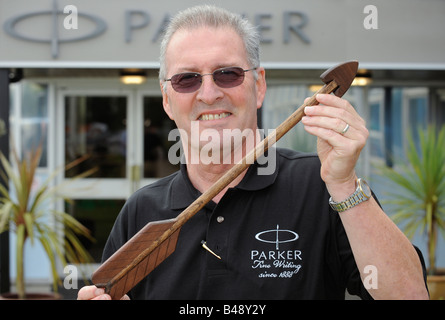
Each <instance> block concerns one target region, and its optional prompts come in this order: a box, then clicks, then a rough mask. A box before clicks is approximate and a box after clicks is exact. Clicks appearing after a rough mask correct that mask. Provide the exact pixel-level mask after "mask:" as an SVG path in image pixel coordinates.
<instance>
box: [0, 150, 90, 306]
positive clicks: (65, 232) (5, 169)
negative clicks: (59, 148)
mask: <svg viewBox="0 0 445 320" xmlns="http://www.w3.org/2000/svg"><path fill="white" fill-rule="evenodd" d="M41 154H42V147H41V146H39V147H37V148H36V149H35V150H33V151H30V152H29V153H28V154H27V156H26V157H24V158H23V159H22V160H21V159H19V157H18V155H17V152H15V150H12V158H13V161H11V162H10V161H8V159H7V158H6V157H5V156H4V155H3V154H1V153H0V162H1V166H2V170H0V176H1V178H2V180H3V182H4V185H1V184H0V233H1V232H4V231H6V230H10V231H11V232H14V233H15V234H16V262H17V264H16V268H17V281H16V287H17V294H18V296H19V298H20V299H24V298H26V290H25V275H24V268H23V267H24V259H23V258H24V248H25V243H26V241H28V240H29V241H30V242H31V244H34V242H35V241H36V240H38V241H39V242H40V244H41V245H42V247H43V249H44V251H45V253H46V254H47V256H48V259H49V261H50V265H51V272H52V277H53V289H54V291H57V285H58V283H59V279H58V275H57V269H56V258H59V259H60V261H61V263H62V264H63V265H66V264H67V263H86V262H90V261H92V258H91V256H90V255H89V253H88V251H87V250H86V249H85V248H84V246H83V245H82V244H81V242H80V240H79V236H84V237H87V238H89V239H91V240H93V238H92V237H91V235H90V232H89V230H88V229H87V228H85V227H84V226H83V225H82V224H81V223H79V222H78V221H77V220H76V219H75V218H73V217H72V216H71V215H69V214H68V213H65V212H61V211H57V210H54V209H51V208H50V204H51V203H52V202H54V201H56V200H57V199H60V198H63V197H62V196H60V195H59V194H58V191H59V188H60V187H61V185H55V186H52V185H51V183H52V181H53V180H54V179H55V178H56V176H57V175H58V174H59V172H60V170H56V171H55V172H53V173H52V174H51V175H50V176H49V177H48V179H47V180H46V181H44V182H43V183H42V184H41V185H40V186H39V187H38V188H37V189H36V190H33V183H35V175H36V170H37V167H38V165H39V162H40V157H41ZM77 163H79V161H76V162H73V163H71V164H69V165H68V166H67V167H73V166H75V165H77ZM62 169H63V168H62ZM91 172H92V170H89V171H87V172H85V173H83V174H81V175H79V176H78V177H80V176H87V175H89V174H91ZM5 185H9V186H10V187H9V188H5ZM63 199H64V200H65V201H69V199H66V198H63Z"/></svg>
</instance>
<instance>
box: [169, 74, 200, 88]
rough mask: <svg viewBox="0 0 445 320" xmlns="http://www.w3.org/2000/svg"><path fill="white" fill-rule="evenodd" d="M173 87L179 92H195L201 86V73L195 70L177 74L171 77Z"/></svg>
mask: <svg viewBox="0 0 445 320" xmlns="http://www.w3.org/2000/svg"><path fill="white" fill-rule="evenodd" d="M171 82H172V87H173V89H175V90H176V91H178V92H182V93H186V92H193V91H196V90H198V89H199V87H200V86H201V75H200V74H199V73H195V72H186V73H180V74H176V75H174V76H173V77H172V78H171Z"/></svg>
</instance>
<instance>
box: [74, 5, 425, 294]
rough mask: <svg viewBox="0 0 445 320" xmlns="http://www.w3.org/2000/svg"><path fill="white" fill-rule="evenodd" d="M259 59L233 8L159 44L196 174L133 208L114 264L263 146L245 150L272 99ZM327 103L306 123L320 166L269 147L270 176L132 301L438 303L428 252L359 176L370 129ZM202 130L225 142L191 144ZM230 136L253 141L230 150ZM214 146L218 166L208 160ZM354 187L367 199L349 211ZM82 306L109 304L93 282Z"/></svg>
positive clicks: (174, 179) (174, 115) (186, 16)
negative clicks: (353, 297) (126, 248)
mask: <svg viewBox="0 0 445 320" xmlns="http://www.w3.org/2000/svg"><path fill="white" fill-rule="evenodd" d="M258 51H259V37H258V34H257V33H256V31H255V29H254V28H252V27H251V25H250V24H249V23H247V22H246V21H245V20H243V19H241V17H239V16H237V15H234V14H231V13H229V12H227V11H225V10H222V9H218V8H215V7H211V6H199V7H194V8H191V9H188V10H185V11H184V12H181V13H179V14H178V15H177V16H176V17H175V19H173V21H172V22H171V24H170V25H169V27H168V29H167V31H166V34H165V37H164V41H163V43H162V45H161V68H160V83H161V90H162V95H163V104H164V109H165V111H166V113H167V114H168V115H169V117H170V118H171V119H173V120H174V121H175V122H176V125H177V126H178V128H179V129H180V130H181V137H182V143H183V148H184V156H185V158H186V163H187V164H183V165H182V166H181V170H180V171H179V172H177V173H175V174H173V175H171V176H169V177H166V178H164V179H161V180H160V181H159V182H156V183H154V184H152V185H149V186H146V187H144V188H142V189H140V190H139V191H137V192H136V193H135V194H134V195H133V196H132V197H131V198H130V199H129V200H128V201H127V203H126V205H125V206H124V208H123V209H122V211H121V213H120V215H119V217H118V219H117V221H116V224H115V226H114V228H113V231H112V232H111V235H110V238H109V240H108V242H107V244H106V247H105V250H104V256H103V259H104V260H105V259H107V258H108V257H109V256H111V255H112V254H113V252H115V251H116V250H117V249H119V247H120V246H122V245H123V244H124V243H125V242H126V241H128V239H130V238H131V237H132V236H133V235H134V234H135V233H136V232H137V231H138V230H140V229H141V228H142V227H143V226H144V225H145V224H146V223H148V222H150V221H157V220H164V219H170V218H174V217H176V216H177V215H178V214H179V213H181V212H182V210H184V209H185V208H186V207H187V206H188V205H189V204H190V203H191V202H193V201H194V200H195V199H196V198H197V197H198V196H199V195H200V194H201V193H203V192H205V190H207V189H208V188H209V187H210V186H212V185H213V184H214V183H215V182H216V181H217V180H218V179H219V178H220V177H221V176H222V175H223V174H224V173H225V172H226V171H227V170H228V169H229V168H230V167H231V166H233V164H234V161H226V160H227V159H228V157H229V158H230V159H239V158H241V157H242V156H243V155H245V154H246V152H248V151H249V149H252V147H253V146H252V145H248V144H247V141H248V140H252V139H250V138H256V135H257V134H256V132H257V117H256V114H257V113H256V112H257V109H258V108H260V107H261V105H262V103H263V100H264V96H265V94H266V81H265V70H264V68H262V67H261V66H260V63H259V54H258ZM317 100H318V101H319V102H320V105H319V106H312V107H307V108H306V110H305V114H306V116H305V117H304V118H303V119H302V123H303V124H304V126H305V129H306V131H307V132H308V133H310V134H313V135H315V136H317V137H318V145H317V147H318V157H316V156H313V155H308V154H302V153H298V152H295V151H291V150H284V149H275V148H273V149H271V150H269V153H270V152H274V153H276V155H275V158H274V159H275V160H274V161H276V164H275V166H276V168H275V170H274V171H273V172H272V173H271V174H268V175H264V174H263V175H261V174H259V173H258V172H259V169H260V168H261V166H262V165H261V164H260V163H255V164H253V165H251V166H250V168H249V169H248V170H247V171H246V172H244V173H243V174H241V175H240V176H239V177H237V178H236V179H235V180H234V181H233V182H232V183H231V184H230V185H229V186H228V187H227V188H226V189H224V190H223V191H222V192H221V193H220V194H218V195H217V196H216V197H215V198H214V199H213V201H211V202H210V203H208V204H207V205H206V206H205V208H203V209H202V210H201V211H200V212H198V213H197V214H196V215H195V216H194V217H193V218H192V219H190V220H189V221H188V222H187V223H186V224H185V225H184V226H183V227H182V229H181V233H180V236H179V240H178V244H177V248H176V251H175V252H174V253H173V254H172V255H171V256H170V257H169V258H167V259H166V260H165V261H164V262H163V263H162V264H161V265H159V266H158V267H157V268H156V269H155V270H154V271H153V272H152V273H150V275H149V276H148V277H146V278H145V279H144V280H142V281H141V282H140V283H139V284H138V285H136V287H135V288H134V289H133V290H131V292H130V293H129V294H128V296H127V295H125V296H124V297H123V298H126V299H127V298H129V297H130V298H133V299H344V295H345V289H348V290H349V292H350V293H352V294H357V295H359V296H361V297H362V298H374V299H403V298H407V299H427V298H428V293H427V290H426V287H425V282H424V270H423V268H424V267H423V260H422V258H421V256H420V258H419V254H420V253H419V254H418V253H417V252H416V249H415V248H414V247H413V246H412V245H411V243H410V242H409V241H408V239H407V238H406V237H405V236H404V235H403V233H402V232H401V231H400V230H399V229H398V228H397V227H396V226H395V225H394V224H393V223H392V221H391V220H390V219H389V218H388V217H387V216H386V214H385V213H384V212H383V211H382V209H381V208H380V206H379V204H378V203H377V201H376V200H375V199H374V197H373V196H370V191H369V190H367V188H366V184H365V183H364V182H363V181H362V180H359V179H358V177H357V176H356V173H355V170H354V167H355V165H356V162H357V159H358V157H359V154H360V151H361V150H362V148H363V147H364V145H365V142H366V139H367V137H368V131H367V129H366V127H365V123H364V121H363V119H362V118H361V117H360V116H359V115H358V114H357V113H356V111H355V110H354V108H353V107H352V106H351V105H350V104H349V103H348V102H347V101H345V100H343V99H340V98H338V97H335V96H333V95H318V96H317ZM197 125H199V126H197ZM194 128H195V129H197V130H199V133H200V137H202V136H203V135H206V134H207V133H208V132H209V131H211V132H212V133H214V132H217V133H218V134H219V135H220V138H221V139H212V141H209V140H208V139H202V138H201V139H198V140H196V139H194V140H193V139H190V138H189V137H191V136H192V131H193V129H194ZM237 130H238V131H237ZM227 132H247V133H250V135H249V134H248V135H245V136H244V139H235V140H237V141H238V142H237V143H234V144H232V143H231V142H230V143H229V145H230V148H227V141H225V140H227V139H224V134H225V133H227ZM213 140H215V141H213ZM254 140H255V141H256V142H257V139H254ZM209 143H210V144H211V148H209V146H208V144H209ZM204 148H207V149H206V150H212V152H211V153H212V155H213V153H215V150H218V151H219V152H218V157H216V158H215V157H213V161H203V159H202V157H200V156H202V154H203V152H202V151H203V150H204ZM193 157H194V158H193ZM193 159H194V160H195V161H193ZM196 159H198V161H196ZM258 162H259V161H258ZM320 165H321V167H320ZM356 190H358V191H357V193H359V195H357V196H356V199H357V197H359V198H360V200H359V201H349V202H347V201H346V202H345V200H347V199H349V197H350V196H351V195H353V194H354V195H355V194H356V193H355V192H356ZM361 190H365V191H364V192H360V191H361ZM330 203H331V205H332V208H331V206H330ZM333 208H334V209H336V211H334V210H333ZM343 210H344V211H343ZM337 211H339V212H337ZM203 242H204V244H205V245H206V246H205V248H204V247H203V246H201V243H203ZM370 268H371V269H370ZM370 270H371V271H373V272H376V274H375V275H374V276H375V278H374V280H375V283H367V285H366V288H365V285H364V284H363V283H362V281H361V278H362V279H363V278H365V277H366V275H367V274H368V273H369V272H370ZM78 298H79V299H109V296H108V295H106V294H104V291H103V289H98V288H96V287H94V286H87V287H84V288H82V289H81V290H80V291H79V295H78Z"/></svg>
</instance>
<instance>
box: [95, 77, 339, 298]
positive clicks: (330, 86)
mask: <svg viewBox="0 0 445 320" xmlns="http://www.w3.org/2000/svg"><path fill="white" fill-rule="evenodd" d="M336 88H338V85H337V83H336V82H335V80H333V81H331V82H329V83H327V84H325V85H324V86H323V87H322V88H321V89H320V90H318V91H317V92H316V93H315V94H314V95H313V96H312V97H310V98H309V99H308V100H307V101H306V102H305V103H303V104H302V105H301V106H300V107H299V108H298V109H297V110H295V112H294V113H292V114H291V115H290V116H289V117H288V118H287V119H286V120H285V121H284V122H282V123H281V124H280V125H279V126H278V127H277V128H276V129H275V130H274V132H272V133H270V134H269V135H268V136H267V137H265V138H264V139H263V140H262V141H261V142H260V143H259V144H258V145H256V147H255V148H254V149H253V150H252V151H250V152H249V153H248V154H247V155H246V156H245V157H244V158H243V159H242V160H241V161H240V162H238V163H237V164H236V165H234V166H233V167H232V168H231V169H230V170H229V171H227V172H226V173H225V174H224V175H223V176H222V177H221V178H220V179H219V180H218V181H216V182H215V183H214V184H213V185H212V186H211V187H210V188H209V189H208V190H207V191H206V192H204V193H203V194H202V195H201V196H200V197H198V198H197V199H196V200H195V201H194V202H193V203H192V204H190V205H189V206H188V207H187V208H186V209H185V210H184V211H183V212H182V213H181V214H179V215H178V216H177V217H176V218H175V219H174V220H176V222H175V223H174V224H173V225H172V226H171V227H170V228H168V229H167V230H165V232H164V233H163V234H162V235H161V236H160V237H159V238H158V239H156V240H155V241H153V243H152V244H151V245H150V246H149V247H148V248H146V249H145V250H144V251H142V252H141V253H140V254H139V255H138V256H137V258H136V259H134V260H133V261H132V263H131V264H129V265H128V266H127V267H125V268H124V269H122V270H121V271H120V272H119V273H118V274H117V275H115V276H114V277H113V279H111V280H110V281H109V282H108V283H107V284H98V285H97V286H101V287H105V290H106V292H109V291H110V290H111V288H112V287H113V285H114V284H115V283H117V282H118V281H119V280H120V279H121V278H122V277H123V276H124V275H125V274H126V273H127V272H128V271H130V270H131V269H133V268H134V267H135V266H137V265H138V264H139V263H140V262H141V261H142V260H143V259H144V258H145V257H146V256H147V255H149V254H150V253H151V252H153V251H154V250H155V249H156V248H157V247H158V246H159V245H160V244H162V243H163V242H164V241H165V240H166V239H168V238H169V237H170V236H171V235H172V234H173V233H174V232H175V231H177V230H178V229H180V228H181V227H182V226H183V225H184V224H185V223H186V222H187V221H188V220H189V219H190V218H192V217H193V216H194V215H195V214H196V213H197V212H198V211H199V210H201V209H202V208H203V207H204V206H205V205H206V204H207V203H208V202H210V201H211V200H212V199H213V198H214V197H216V196H217V195H218V194H219V193H220V192H221V191H222V190H223V189H224V188H225V187H227V186H228V185H229V184H230V183H231V182H232V181H233V180H235V178H236V177H238V176H239V175H240V174H241V173H242V172H244V171H245V170H246V169H247V168H248V167H249V166H250V164H252V163H253V162H254V161H255V160H257V159H258V158H259V157H260V156H262V155H263V154H264V153H265V152H266V151H267V150H268V149H269V147H270V146H271V145H273V144H274V143H275V142H277V141H278V140H279V139H280V138H281V137H282V136H284V135H285V134H286V133H287V132H288V131H289V130H290V129H291V128H293V127H294V126H295V125H296V124H297V123H298V122H300V120H301V118H303V115H304V108H305V107H306V106H313V105H317V104H318V101H317V99H316V98H315V97H316V95H317V94H319V93H331V92H333V91H334V90H335V89H336Z"/></svg>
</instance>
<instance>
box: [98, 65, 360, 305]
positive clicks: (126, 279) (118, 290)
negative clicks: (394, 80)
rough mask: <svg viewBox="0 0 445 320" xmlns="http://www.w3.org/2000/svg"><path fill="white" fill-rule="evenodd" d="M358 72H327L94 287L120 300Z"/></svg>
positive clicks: (120, 255)
mask: <svg viewBox="0 0 445 320" xmlns="http://www.w3.org/2000/svg"><path fill="white" fill-rule="evenodd" d="M357 69H358V62H357V61H350V62H345V63H342V64H339V65H337V66H335V67H332V68H330V69H328V70H326V71H325V72H324V73H323V74H322V75H321V76H320V78H321V80H322V81H323V82H324V83H325V85H324V86H323V87H322V88H321V89H320V90H318V91H317V92H316V93H315V94H314V95H313V96H312V97H311V98H309V99H308V100H307V101H306V102H305V103H304V104H303V105H302V106H300V107H299V108H298V109H297V110H296V111H295V112H294V113H292V114H291V115H290V116H289V117H288V118H287V119H286V120H285V121H284V122H283V123H281V124H280V125H279V126H278V127H277V128H276V129H275V131H274V132H272V133H271V134H269V135H268V136H267V137H266V138H264V139H263V140H262V141H261V142H260V143H259V144H258V145H257V146H256V147H255V149H253V150H252V151H251V152H250V153H248V154H247V155H246V156H245V157H244V158H243V159H242V160H241V161H240V162H239V163H237V164H236V165H234V166H233V167H232V168H231V169H230V170H229V171H227V172H226V173H225V174H224V175H223V176H222V177H221V178H220V179H219V180H218V181H217V182H215V184H213V185H212V186H211V187H210V189H208V190H207V191H206V192H204V193H203V194H202V195H201V196H200V197H199V198H198V199H196V200H195V201H194V202H193V203H192V204H191V205H190V206H188V207H187V208H186V209H185V210H184V211H183V212H182V213H181V214H179V215H178V216H177V217H176V218H174V219H170V220H161V221H155V222H150V223H148V224H147V225H146V226H144V228H142V229H141V230H140V231H139V232H138V233H136V234H135V235H134V236H133V237H132V238H131V239H130V240H129V241H128V242H127V243H125V244H124V245H123V246H122V247H121V248H120V249H119V250H117V251H116V252H115V253H114V254H113V255H112V256H111V257H110V258H108V260H106V261H105V262H104V263H103V264H102V265H101V266H100V267H99V268H98V269H97V270H96V271H95V272H94V273H93V276H92V281H93V283H94V284H95V285H96V286H97V287H100V288H105V292H106V293H108V294H109V295H110V296H111V297H112V299H120V298H121V297H122V296H123V295H124V294H126V293H127V292H128V291H129V290H130V289H131V288H133V287H134V286H135V285H136V284H137V283H138V282H139V281H141V280H142V279H143V278H145V277H146V276H147V275H148V274H149V273H150V272H151V271H153V270H154V269H155V268H156V267H157V266H158V265H159V264H160V263H161V262H162V261H164V260H165V259H166V258H167V257H168V256H169V255H170V254H172V253H173V252H174V251H175V249H176V243H177V241H178V236H179V232H180V230H181V227H182V226H183V225H184V224H185V223H186V222H187V221H188V220H189V219H190V218H191V217H193V216H194V215H195V214H196V213H197V212H198V211H199V210H201V209H202V208H203V207H204V206H205V205H206V204H207V203H208V202H209V201H211V200H212V199H213V198H214V197H215V196H216V195H218V194H219V193H220V192H221V191H222V190H223V189H224V188H225V187H227V186H228V185H229V184H230V183H231V182H232V181H233V180H234V179H235V178H236V177H238V176H239V175H240V174H241V173H242V172H244V171H245V170H246V169H247V168H248V167H249V166H250V164H252V163H254V161H255V160H256V159H258V157H260V156H262V155H263V154H264V152H266V150H267V149H269V147H270V146H271V145H273V144H274V143H275V142H276V141H278V140H279V139H280V138H281V137H282V136H283V135H284V134H286V133H287V132H288V131H289V130H290V129H291V128H292V127H293V126H295V125H296V124H297V123H298V122H299V121H300V120H301V118H302V117H303V115H304V108H305V107H306V106H312V105H316V104H318V102H317V100H316V98H315V97H316V95H317V94H319V93H334V94H335V95H336V96H339V97H341V96H343V94H344V93H345V92H346V91H347V90H348V89H349V87H350V85H351V83H352V81H353V80H354V77H355V75H356V73H357Z"/></svg>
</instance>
